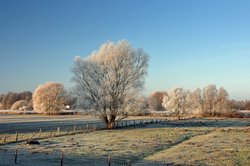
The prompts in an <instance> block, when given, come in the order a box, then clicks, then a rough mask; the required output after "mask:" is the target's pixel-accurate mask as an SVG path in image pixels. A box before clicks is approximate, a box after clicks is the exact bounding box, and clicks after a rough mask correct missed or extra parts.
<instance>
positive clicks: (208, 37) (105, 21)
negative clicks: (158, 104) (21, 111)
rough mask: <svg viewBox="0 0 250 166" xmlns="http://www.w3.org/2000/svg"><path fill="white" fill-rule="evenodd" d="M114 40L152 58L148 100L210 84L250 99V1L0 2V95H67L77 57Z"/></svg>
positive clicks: (3, 0) (41, 0)
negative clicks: (45, 89)
mask: <svg viewBox="0 0 250 166" xmlns="http://www.w3.org/2000/svg"><path fill="white" fill-rule="evenodd" d="M120 39H127V40H129V41H130V42H131V43H132V44H133V45H134V46H135V47H140V48H143V49H144V50H145V51H146V52H148V53H149V54H150V56H151V57H150V64H149V65H150V67H149V74H148V77H147V80H146V86H145V92H146V93H147V94H148V93H151V92H153V91H156V90H169V89H171V88H173V87H177V86H182V87H184V88H190V89H194V88H196V87H203V86H205V85H207V84H209V83H214V84H216V85H217V86H218V87H220V86H223V87H224V88H226V89H227V90H228V92H229V94H230V97H231V98H235V99H250V1H249V0H65V1H63V0H29V1H27V0H22V1H20V0H0V93H6V92H8V91H17V92H18V91H24V90H31V91H33V90H34V89H35V88H36V87H37V86H38V85H39V84H41V83H44V82H46V81H57V82H62V83H64V85H65V87H67V88H70V87H72V86H73V85H72V83H71V81H70V79H71V77H72V74H71V72H70V68H71V66H72V64H73V59H74V57H75V56H76V55H80V56H82V57H83V56H87V55H89V54H90V53H91V52H92V51H94V50H97V49H98V48H99V46H100V45H101V44H102V43H104V42H106V41H108V40H111V41H118V40H120Z"/></svg>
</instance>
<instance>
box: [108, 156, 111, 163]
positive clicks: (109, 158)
mask: <svg viewBox="0 0 250 166" xmlns="http://www.w3.org/2000/svg"><path fill="white" fill-rule="evenodd" d="M108 166H111V156H110V155H109V156H108Z"/></svg>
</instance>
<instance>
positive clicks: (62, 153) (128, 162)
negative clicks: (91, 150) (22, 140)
mask: <svg viewBox="0 0 250 166" xmlns="http://www.w3.org/2000/svg"><path fill="white" fill-rule="evenodd" d="M17 157H18V149H16V150H15V154H14V163H15V164H17ZM64 158H65V154H64V151H62V152H61V159H60V166H63V163H64ZM111 163H112V158H111V155H109V156H108V158H107V165H108V166H111ZM126 165H127V166H131V162H130V160H126Z"/></svg>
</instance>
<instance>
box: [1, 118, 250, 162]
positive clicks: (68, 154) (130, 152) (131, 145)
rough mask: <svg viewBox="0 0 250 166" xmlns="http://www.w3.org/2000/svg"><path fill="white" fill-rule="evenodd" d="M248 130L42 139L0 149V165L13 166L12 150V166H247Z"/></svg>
mask: <svg viewBox="0 0 250 166" xmlns="http://www.w3.org/2000/svg"><path fill="white" fill-rule="evenodd" d="M249 126H250V119H192V120H183V121H171V122H170V121H169V122H165V123H163V124H161V123H159V124H148V125H142V126H138V127H128V128H124V129H115V130H102V131H96V132H90V133H81V134H77V135H70V136H63V137H55V138H50V139H43V140H40V141H41V145H38V146H30V145H26V144H25V143H18V144H9V145H3V146H0V161H1V163H0V165H13V163H14V153H15V150H16V149H19V155H18V160H17V164H16V165H20V166H24V165H25V166H26V165H27V166H29V165H39V166H40V165H41V166H42V165H59V164H60V157H61V152H62V151H63V152H64V153H65V160H64V164H65V165H97V166H102V165H106V163H105V161H106V160H100V159H99V158H100V157H105V156H107V155H112V156H113V157H114V158H118V159H121V160H122V161H126V160H127V159H130V160H131V161H133V163H134V164H135V165H136V163H138V162H140V161H145V160H149V161H151V162H152V163H159V162H165V163H171V164H172V165H175V164H180V165H218V164H219V163H220V162H221V163H224V164H223V165H246V164H247V165H248V164H250V130H249V129H250V128H249ZM101 162H102V164H101ZM117 165H122V162H120V163H119V164H117ZM124 165H125V164H124ZM151 165H153V164H151Z"/></svg>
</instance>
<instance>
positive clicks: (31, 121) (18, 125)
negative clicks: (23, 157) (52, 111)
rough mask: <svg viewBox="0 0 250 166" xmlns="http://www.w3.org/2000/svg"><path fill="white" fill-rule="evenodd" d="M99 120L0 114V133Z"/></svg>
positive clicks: (135, 117)
mask: <svg viewBox="0 0 250 166" xmlns="http://www.w3.org/2000/svg"><path fill="white" fill-rule="evenodd" d="M150 118H152V117H142V116H134V117H129V118H126V120H132V119H150ZM98 122H100V120H99V119H97V118H96V117H94V116H86V115H39V114H34V115H8V114H0V134H7V133H8V134H14V133H16V132H19V133H32V132H37V131H38V130H39V129H40V128H41V129H43V131H50V130H56V129H57V127H60V128H61V129H63V128H64V129H66V128H72V127H73V126H74V125H77V126H83V125H85V124H91V123H98Z"/></svg>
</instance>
